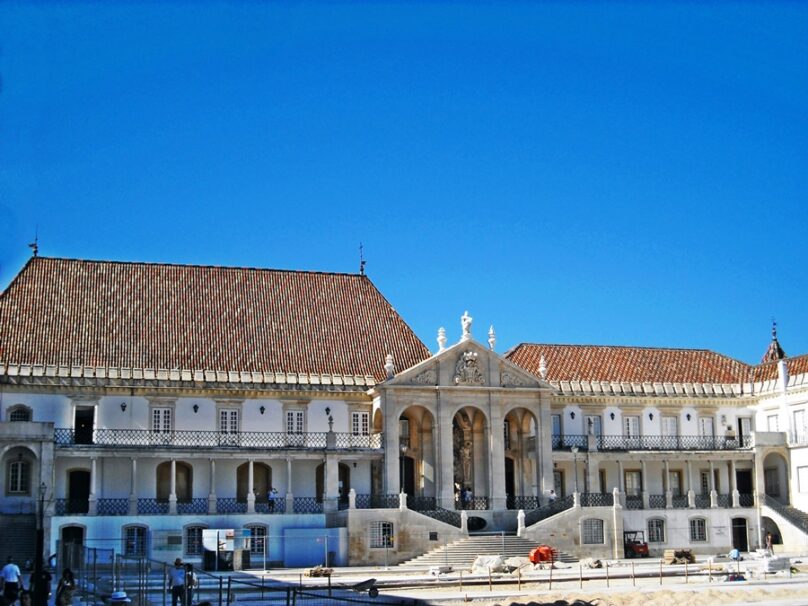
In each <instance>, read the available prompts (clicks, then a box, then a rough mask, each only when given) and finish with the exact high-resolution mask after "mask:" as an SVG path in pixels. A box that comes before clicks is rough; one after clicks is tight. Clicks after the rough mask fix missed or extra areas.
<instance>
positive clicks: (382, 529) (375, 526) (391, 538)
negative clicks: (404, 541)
mask: <svg viewBox="0 0 808 606" xmlns="http://www.w3.org/2000/svg"><path fill="white" fill-rule="evenodd" d="M368 534H369V536H370V548H371V549H393V548H394V547H395V543H396V535H395V525H394V524H393V522H371V524H370V532H369V533H368Z"/></svg>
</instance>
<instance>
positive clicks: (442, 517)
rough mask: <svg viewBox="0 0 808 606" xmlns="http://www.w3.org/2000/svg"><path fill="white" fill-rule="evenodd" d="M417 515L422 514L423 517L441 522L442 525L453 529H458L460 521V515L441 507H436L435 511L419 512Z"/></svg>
mask: <svg viewBox="0 0 808 606" xmlns="http://www.w3.org/2000/svg"><path fill="white" fill-rule="evenodd" d="M418 513H422V514H423V515H425V516H429V517H430V518H432V519H434V520H438V521H439V522H443V523H444V524H450V525H452V526H454V527H455V528H460V526H461V521H460V514H459V513H457V512H456V511H451V510H449V509H444V508H443V507H436V508H435V509H428V510H423V511H419V512H418Z"/></svg>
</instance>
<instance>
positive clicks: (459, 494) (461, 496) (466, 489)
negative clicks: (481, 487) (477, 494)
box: [455, 484, 474, 507]
mask: <svg viewBox="0 0 808 606" xmlns="http://www.w3.org/2000/svg"><path fill="white" fill-rule="evenodd" d="M473 499H474V493H473V492H472V491H471V486H463V487H462V488H461V487H460V485H459V484H455V503H460V504H462V505H463V507H468V506H469V505H471V502H472V500H473Z"/></svg>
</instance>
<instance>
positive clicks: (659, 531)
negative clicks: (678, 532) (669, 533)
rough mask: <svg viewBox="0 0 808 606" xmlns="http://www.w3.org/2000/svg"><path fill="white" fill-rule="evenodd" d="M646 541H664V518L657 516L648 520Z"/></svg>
mask: <svg viewBox="0 0 808 606" xmlns="http://www.w3.org/2000/svg"><path fill="white" fill-rule="evenodd" d="M648 542H649V543H664V542H665V520H661V519H659V518H654V519H651V520H648Z"/></svg>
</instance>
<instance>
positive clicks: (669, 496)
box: [662, 459, 673, 509]
mask: <svg viewBox="0 0 808 606" xmlns="http://www.w3.org/2000/svg"><path fill="white" fill-rule="evenodd" d="M664 480H665V481H664V482H663V483H662V484H663V485H664V486H665V507H666V508H667V509H672V508H673V491H672V490H671V467H670V462H669V461H668V460H667V459H665V478H664Z"/></svg>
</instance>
